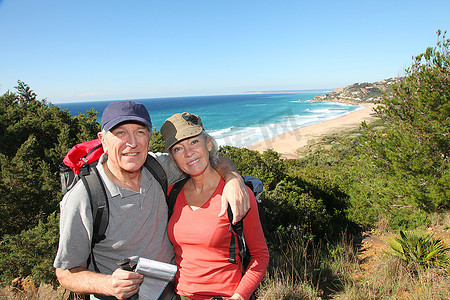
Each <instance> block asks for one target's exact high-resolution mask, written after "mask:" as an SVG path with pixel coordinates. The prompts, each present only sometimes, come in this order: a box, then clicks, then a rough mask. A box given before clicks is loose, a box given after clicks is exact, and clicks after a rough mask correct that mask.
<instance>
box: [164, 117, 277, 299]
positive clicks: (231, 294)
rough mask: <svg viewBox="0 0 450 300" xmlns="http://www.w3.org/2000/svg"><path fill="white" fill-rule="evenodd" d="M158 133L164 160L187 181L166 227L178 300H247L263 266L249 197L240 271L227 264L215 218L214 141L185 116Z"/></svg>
mask: <svg viewBox="0 0 450 300" xmlns="http://www.w3.org/2000/svg"><path fill="white" fill-rule="evenodd" d="M161 133H162V135H163V137H164V140H165V147H166V150H167V151H168V152H169V155H170V157H171V158H172V159H173V160H174V161H175V163H176V164H177V165H178V167H179V168H180V169H181V170H182V171H183V172H184V173H186V174H187V175H189V176H190V178H189V180H188V181H187V182H186V184H185V185H184V187H183V188H182V190H181V191H180V193H179V194H178V197H177V200H176V203H175V206H174V208H173V214H172V216H171V218H170V220H169V224H168V227H167V233H168V235H169V239H170V241H171V242H172V244H173V246H174V250H175V263H176V265H177V266H178V271H177V273H176V275H175V284H176V286H175V291H176V292H177V293H178V294H179V295H180V296H181V298H182V299H212V298H213V297H219V298H216V299H222V298H221V297H223V299H239V300H242V299H250V297H251V295H252V293H253V291H254V290H255V289H256V287H257V286H258V284H259V283H260V282H261V279H262V278H263V276H264V273H265V271H266V269H267V265H268V262H269V252H268V250H267V245H266V242H265V239H264V233H263V231H262V228H261V223H260V221H259V219H258V218H259V215H258V208H257V203H256V199H255V198H254V196H253V193H251V192H249V194H250V197H251V209H250V211H249V212H248V214H247V216H246V217H245V218H244V219H243V227H244V236H245V239H246V242H247V246H248V248H249V250H250V264H249V265H248V267H247V270H243V266H242V263H239V264H234V263H230V262H229V261H228V258H229V241H230V232H229V226H230V221H229V219H228V216H227V215H226V214H225V215H223V216H222V217H221V218H218V217H217V215H218V214H219V212H220V203H221V195H222V191H223V187H224V181H223V179H222V178H221V177H220V176H219V174H218V173H217V172H216V171H215V170H214V169H213V168H212V166H211V163H210V156H211V153H212V152H213V150H214V148H216V144H215V141H214V140H213V139H212V138H211V137H210V136H209V135H208V134H207V133H206V132H205V131H204V129H203V125H202V121H201V119H200V117H198V116H196V115H194V114H190V113H182V114H175V115H173V116H171V117H170V118H168V119H167V120H166V121H165V122H164V124H163V126H162V127H161ZM236 245H237V242H236ZM237 252H238V249H236V253H237ZM244 271H245V272H244ZM243 273H244V275H242V274H243ZM220 296H221V297H220Z"/></svg>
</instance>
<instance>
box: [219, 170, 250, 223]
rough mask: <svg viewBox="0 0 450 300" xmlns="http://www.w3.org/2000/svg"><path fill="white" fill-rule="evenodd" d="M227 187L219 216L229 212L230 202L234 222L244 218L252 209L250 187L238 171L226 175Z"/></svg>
mask: <svg viewBox="0 0 450 300" xmlns="http://www.w3.org/2000/svg"><path fill="white" fill-rule="evenodd" d="M226 177H227V178H224V179H225V187H224V188H223V193H222V205H221V209H220V213H219V217H220V216H222V215H224V214H225V213H226V212H227V206H228V203H229V204H230V207H231V211H232V212H233V222H232V223H233V224H236V223H237V222H238V221H240V220H242V218H243V217H245V215H246V214H247V212H248V211H249V209H250V197H249V195H248V189H247V186H246V185H245V183H244V181H243V180H242V177H241V176H240V175H239V174H238V173H236V172H230V173H228V174H227V176H226Z"/></svg>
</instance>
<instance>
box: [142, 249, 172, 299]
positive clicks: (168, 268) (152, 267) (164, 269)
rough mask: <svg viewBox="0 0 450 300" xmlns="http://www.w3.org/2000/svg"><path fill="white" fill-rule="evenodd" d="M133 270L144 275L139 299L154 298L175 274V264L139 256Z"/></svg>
mask: <svg viewBox="0 0 450 300" xmlns="http://www.w3.org/2000/svg"><path fill="white" fill-rule="evenodd" d="M135 271H136V272H138V273H140V274H142V275H144V281H143V282H142V284H141V286H140V288H139V300H156V299H158V298H159V296H160V295H161V293H162V292H163V291H164V289H165V287H166V285H167V284H168V283H169V282H170V281H171V280H172V279H173V277H174V276H175V273H176V272H177V266H175V265H172V264H167V263H163V262H160V261H156V260H151V259H148V258H143V257H141V258H139V261H138V263H137V265H136V269H135Z"/></svg>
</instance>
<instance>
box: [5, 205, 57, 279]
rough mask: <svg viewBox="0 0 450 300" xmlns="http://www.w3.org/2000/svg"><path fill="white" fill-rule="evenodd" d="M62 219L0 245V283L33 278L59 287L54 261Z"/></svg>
mask: <svg viewBox="0 0 450 300" xmlns="http://www.w3.org/2000/svg"><path fill="white" fill-rule="evenodd" d="M58 237H59V215H58V214H56V212H55V213H52V214H51V215H50V216H49V217H48V219H47V222H42V221H39V224H38V225H37V226H36V227H34V228H32V229H28V230H24V231H23V232H21V233H20V234H16V235H9V234H7V235H5V236H3V238H2V239H1V241H0V281H1V282H5V281H8V280H11V279H12V278H16V277H26V276H28V275H32V276H33V279H34V280H35V282H46V283H52V284H55V283H56V277H55V275H54V274H55V270H54V268H53V260H54V259H55V254H56V250H57V248H58Z"/></svg>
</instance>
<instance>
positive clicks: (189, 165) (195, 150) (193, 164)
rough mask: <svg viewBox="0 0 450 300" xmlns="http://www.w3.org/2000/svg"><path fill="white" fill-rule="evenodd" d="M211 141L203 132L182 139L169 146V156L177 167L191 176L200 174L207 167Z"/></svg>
mask: <svg viewBox="0 0 450 300" xmlns="http://www.w3.org/2000/svg"><path fill="white" fill-rule="evenodd" d="M211 148H212V142H211V140H210V139H209V138H207V137H206V136H204V135H203V134H199V135H197V136H194V137H191V138H188V139H185V140H182V141H181V142H178V143H176V144H175V145H173V146H172V148H170V156H171V157H172V159H173V160H174V161H175V163H176V164H177V165H178V167H179V168H180V169H181V170H182V171H183V172H185V173H186V174H189V175H191V176H198V175H201V174H202V173H203V172H204V171H205V170H206V169H207V168H208V167H209V165H210V164H209V151H211Z"/></svg>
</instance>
